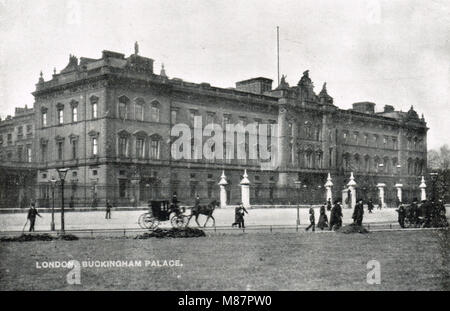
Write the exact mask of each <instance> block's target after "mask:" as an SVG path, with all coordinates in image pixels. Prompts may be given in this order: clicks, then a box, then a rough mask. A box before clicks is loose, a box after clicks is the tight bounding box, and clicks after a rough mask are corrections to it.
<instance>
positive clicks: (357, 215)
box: [352, 199, 364, 226]
mask: <svg viewBox="0 0 450 311" xmlns="http://www.w3.org/2000/svg"><path fill="white" fill-rule="evenodd" d="M363 215H364V205H363V200H362V199H359V200H358V203H356V205H355V210H354V211H353V216H352V218H353V222H354V223H355V224H356V225H358V226H362V220H363Z"/></svg>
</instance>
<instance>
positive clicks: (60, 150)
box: [56, 141, 64, 161]
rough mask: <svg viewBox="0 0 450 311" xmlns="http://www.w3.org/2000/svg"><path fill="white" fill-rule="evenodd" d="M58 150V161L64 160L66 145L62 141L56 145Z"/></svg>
mask: <svg viewBox="0 0 450 311" xmlns="http://www.w3.org/2000/svg"><path fill="white" fill-rule="evenodd" d="M56 145H57V148H58V160H60V161H61V160H63V152H64V144H63V142H62V141H58V142H57V143H56Z"/></svg>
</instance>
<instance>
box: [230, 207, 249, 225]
mask: <svg viewBox="0 0 450 311" xmlns="http://www.w3.org/2000/svg"><path fill="white" fill-rule="evenodd" d="M245 214H248V212H247V210H246V209H245V207H244V205H243V204H242V202H240V203H239V206H238V207H236V208H235V209H234V223H233V224H232V225H231V226H232V227H235V226H238V227H239V228H245V221H244V215H245Z"/></svg>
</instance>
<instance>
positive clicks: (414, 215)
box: [409, 198, 419, 226]
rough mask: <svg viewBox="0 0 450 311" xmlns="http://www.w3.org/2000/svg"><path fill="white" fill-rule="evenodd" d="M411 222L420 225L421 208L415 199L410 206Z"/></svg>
mask: <svg viewBox="0 0 450 311" xmlns="http://www.w3.org/2000/svg"><path fill="white" fill-rule="evenodd" d="M409 210H410V216H411V222H412V223H413V224H414V225H415V226H417V225H418V224H419V206H418V205H417V198H414V199H413V201H412V203H411V205H410V206H409Z"/></svg>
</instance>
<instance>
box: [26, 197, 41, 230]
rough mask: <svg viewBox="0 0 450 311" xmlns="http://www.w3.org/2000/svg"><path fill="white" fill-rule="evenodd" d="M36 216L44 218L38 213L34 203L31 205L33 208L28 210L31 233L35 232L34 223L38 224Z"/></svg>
mask: <svg viewBox="0 0 450 311" xmlns="http://www.w3.org/2000/svg"><path fill="white" fill-rule="evenodd" d="M36 216H39V217H42V216H41V215H40V214H39V213H38V211H37V209H36V207H35V206H34V203H31V207H30V209H29V210H28V216H27V218H28V220H29V221H30V230H29V231H30V232H31V231H34V223H35V222H36Z"/></svg>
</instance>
